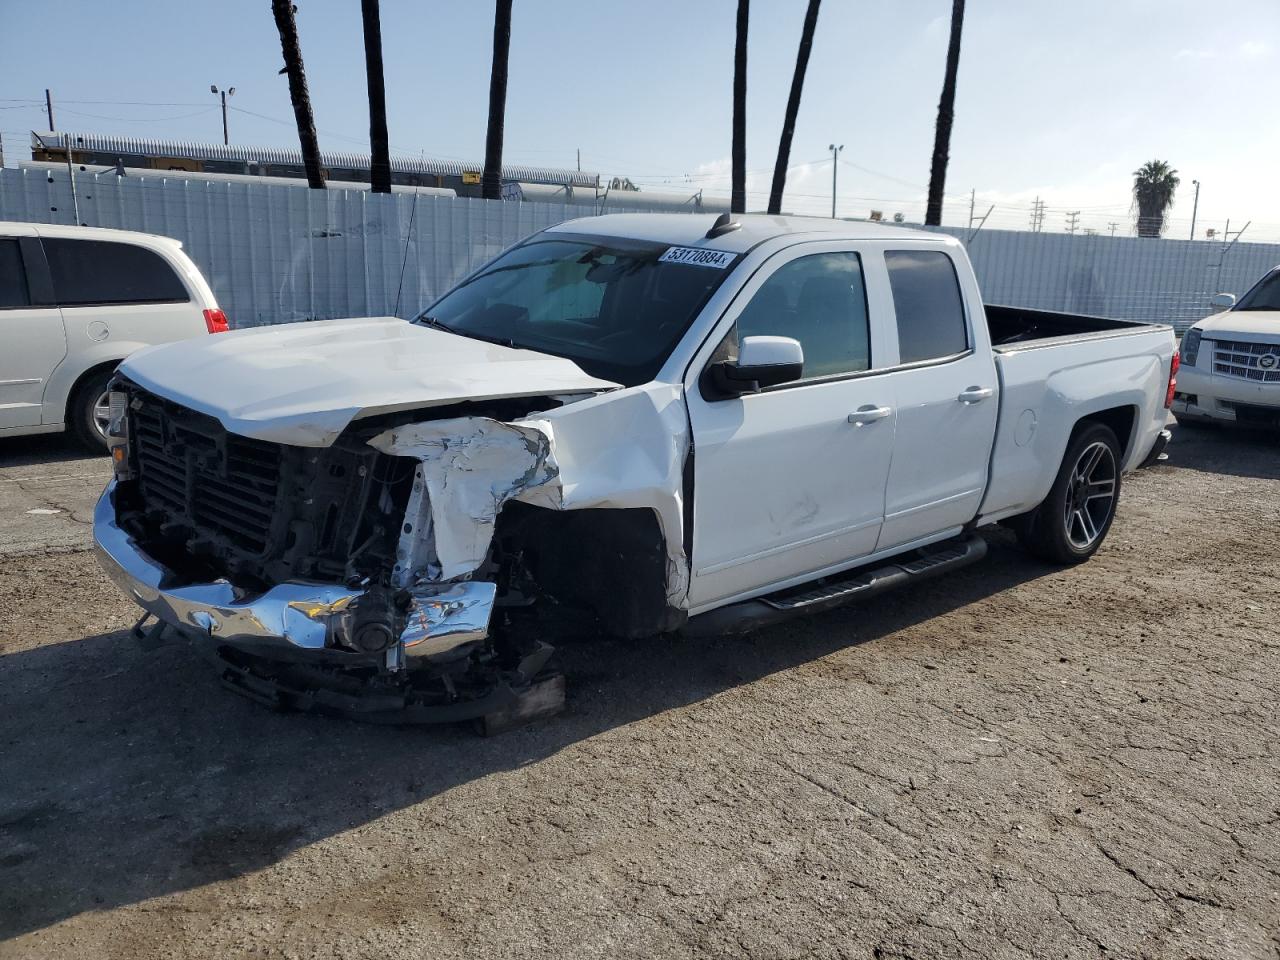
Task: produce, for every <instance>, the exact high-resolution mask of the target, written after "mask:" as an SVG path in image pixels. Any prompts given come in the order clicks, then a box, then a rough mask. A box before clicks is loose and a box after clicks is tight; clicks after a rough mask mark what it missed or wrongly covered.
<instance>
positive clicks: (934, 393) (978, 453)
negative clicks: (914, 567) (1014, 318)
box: [878, 244, 998, 550]
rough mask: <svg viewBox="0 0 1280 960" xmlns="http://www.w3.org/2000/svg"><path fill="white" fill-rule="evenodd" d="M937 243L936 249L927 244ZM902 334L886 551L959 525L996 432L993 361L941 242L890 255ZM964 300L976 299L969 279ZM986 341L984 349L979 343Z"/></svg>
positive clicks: (973, 507)
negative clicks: (970, 313) (968, 287)
mask: <svg viewBox="0 0 1280 960" xmlns="http://www.w3.org/2000/svg"><path fill="white" fill-rule="evenodd" d="M930 247H932V249H930ZM884 263H885V267H886V268H887V271H888V278H889V287H890V291H891V293H892V301H893V312H894V318H895V324H894V326H895V327H896V330H897V339H898V364H899V366H898V368H897V370H896V371H895V372H894V374H893V376H892V378H891V379H892V381H893V387H894V395H895V397H896V406H897V409H898V429H897V436H896V438H895V442H894V450H893V467H892V469H891V470H890V471H889V484H888V487H887V492H886V499H885V520H884V528H883V531H882V532H881V534H880V543H879V546H878V549H880V550H884V549H888V548H893V547H897V546H902V545H904V544H909V543H912V542H913V541H916V540H920V539H922V538H926V537H930V536H932V535H934V534H938V533H942V532H946V531H958V530H959V528H960V527H961V526H963V525H964V524H966V523H968V522H969V521H970V520H972V519H973V518H974V517H975V516H976V515H977V512H978V507H979V505H980V504H981V501H982V495H983V491H984V490H985V489H986V483H987V471H988V465H989V463H990V458H991V446H992V442H993V440H994V437H995V429H996V410H997V406H998V396H997V393H998V384H997V382H996V372H995V361H994V358H993V357H992V355H991V351H990V349H988V348H987V346H986V343H987V341H986V339H985V338H978V337H977V336H976V335H975V331H974V328H973V325H974V324H975V323H985V322H986V320H985V317H982V316H979V317H971V316H969V315H968V312H967V311H966V308H965V304H966V298H965V297H964V295H962V292H961V286H960V279H959V278H960V276H965V277H969V278H970V279H971V273H970V272H968V271H967V270H966V272H965V273H963V274H961V273H959V272H958V271H957V269H956V263H955V262H954V261H953V260H952V258H951V256H950V255H949V253H948V252H947V251H946V250H944V249H938V245H934V244H919V245H917V246H915V247H913V248H910V249H907V248H902V249H894V248H893V247H892V246H890V247H889V248H888V249H886V250H885V252H884ZM971 285H972V286H973V290H972V291H971V292H970V297H969V301H968V302H978V300H977V297H978V293H977V288H976V284H971ZM978 344H981V345H982V346H981V349H978V348H977V346H978Z"/></svg>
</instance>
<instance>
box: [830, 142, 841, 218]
mask: <svg viewBox="0 0 1280 960" xmlns="http://www.w3.org/2000/svg"><path fill="white" fill-rule="evenodd" d="M827 149H828V150H830V151H831V219H832V220H834V219H835V218H836V169H837V168H838V167H839V166H840V151H841V150H843V149H844V144H843V143H842V144H840V146H838V147H837V146H836V145H835V144H834V143H833V144H830V145H828V147H827Z"/></svg>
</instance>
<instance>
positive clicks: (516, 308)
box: [414, 237, 737, 386]
mask: <svg viewBox="0 0 1280 960" xmlns="http://www.w3.org/2000/svg"><path fill="white" fill-rule="evenodd" d="M671 249H672V247H671V246H670V245H669V244H665V243H647V242H636V241H630V240H618V239H613V238H610V239H607V240H605V239H598V240H597V239H593V238H590V237H568V238H565V239H559V238H557V239H554V240H551V239H546V240H535V241H533V242H531V243H526V244H522V245H521V246H518V247H515V248H514V249H512V250H509V251H508V252H507V253H505V254H504V255H503V256H501V257H499V258H498V259H497V260H495V261H494V262H493V263H491V264H489V266H488V267H486V268H485V269H484V270H482V271H481V272H480V273H478V274H476V275H475V276H473V277H470V278H468V279H467V280H465V281H463V282H462V283H461V284H459V285H458V286H456V287H454V288H453V289H452V290H451V291H449V292H448V293H446V294H445V295H444V296H443V297H441V298H440V299H439V300H438V301H436V302H435V303H434V304H432V305H431V306H430V307H428V308H427V309H426V310H425V311H423V312H422V314H421V315H419V316H418V317H417V318H416V319H415V320H414V322H415V323H425V324H429V325H432V326H438V327H442V328H443V329H445V330H449V331H451V332H453V333H458V334H461V335H463V336H468V337H473V338H475V339H478V340H490V341H493V342H496V343H502V344H506V345H508V346H513V347H520V348H526V349H529V350H539V351H541V352H543V353H550V354H554V355H556V356H560V357H567V358H568V359H570V360H573V361H574V362H576V363H577V364H578V365H579V366H580V367H582V369H583V370H585V371H586V372H587V373H589V374H591V375H592V376H595V377H601V378H602V379H605V380H613V381H615V382H617V383H621V384H623V385H624V386H636V385H638V384H641V383H647V382H648V381H650V380H652V379H653V378H654V376H655V375H656V374H657V372H658V370H659V369H660V368H661V367H662V364H663V363H664V362H665V361H666V359H667V357H668V355H669V354H670V353H671V351H672V349H673V348H674V347H675V345H676V343H677V341H678V340H679V339H680V337H681V336H683V335H684V332H685V330H687V329H688V327H689V324H690V323H692V322H693V318H694V317H695V316H696V315H697V313H698V311H699V310H701V309H702V306H703V305H704V304H705V303H706V302H707V299H708V298H709V297H710V296H711V294H712V293H713V292H714V291H715V289H716V288H717V287H718V286H719V285H720V284H721V283H722V282H723V281H724V278H725V277H726V276H728V275H729V273H730V272H731V270H732V268H733V265H734V263H735V262H736V259H737V258H736V257H732V258H730V257H727V256H726V255H720V256H719V258H716V257H712V258H710V259H712V261H713V263H714V265H697V264H693V263H680V262H674V261H671V260H670V259H668V260H667V261H664V260H663V259H662V256H663V254H664V253H666V252H667V251H668V250H671ZM676 249H680V248H676ZM704 259H707V258H704Z"/></svg>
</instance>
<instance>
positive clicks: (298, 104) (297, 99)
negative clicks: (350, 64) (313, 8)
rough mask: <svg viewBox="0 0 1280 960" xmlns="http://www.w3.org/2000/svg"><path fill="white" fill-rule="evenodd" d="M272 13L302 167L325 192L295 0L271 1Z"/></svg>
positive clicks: (312, 184) (309, 180)
mask: <svg viewBox="0 0 1280 960" xmlns="http://www.w3.org/2000/svg"><path fill="white" fill-rule="evenodd" d="M271 12H272V14H274V16H275V18H276V29H277V30H279V31H280V52H281V53H283V54H284V69H283V70H281V71H280V72H281V73H287V74H288V75H289V99H290V100H291V101H293V117H294V120H296V121H297V123H298V144H299V146H300V147H301V149H302V165H303V166H304V167H305V168H306V171H307V186H309V187H311V188H312V189H313V190H323V189H324V167H323V166H321V164H320V141H319V140H317V139H316V118H315V116H314V115H313V114H312V112H311V94H310V93H308V92H307V75H306V73H305V71H304V70H303V69H302V47H301V46H299V44H298V23H297V21H296V20H295V19H294V13H296V12H297V8H295V7H294V5H293V3H292V0H271Z"/></svg>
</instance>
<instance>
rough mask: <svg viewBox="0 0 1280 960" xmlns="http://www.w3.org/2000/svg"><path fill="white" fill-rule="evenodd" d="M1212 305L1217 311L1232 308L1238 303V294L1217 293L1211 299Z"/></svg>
mask: <svg viewBox="0 0 1280 960" xmlns="http://www.w3.org/2000/svg"><path fill="white" fill-rule="evenodd" d="M1209 303H1210V305H1211V306H1212V307H1213V308H1214V312H1215V313H1216V312H1217V311H1219V310H1230V309H1231V308H1232V307H1234V306H1235V305H1236V295H1235V294H1234V293H1215V294H1214V295H1213V296H1212V297H1211V298H1210V300H1209Z"/></svg>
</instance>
